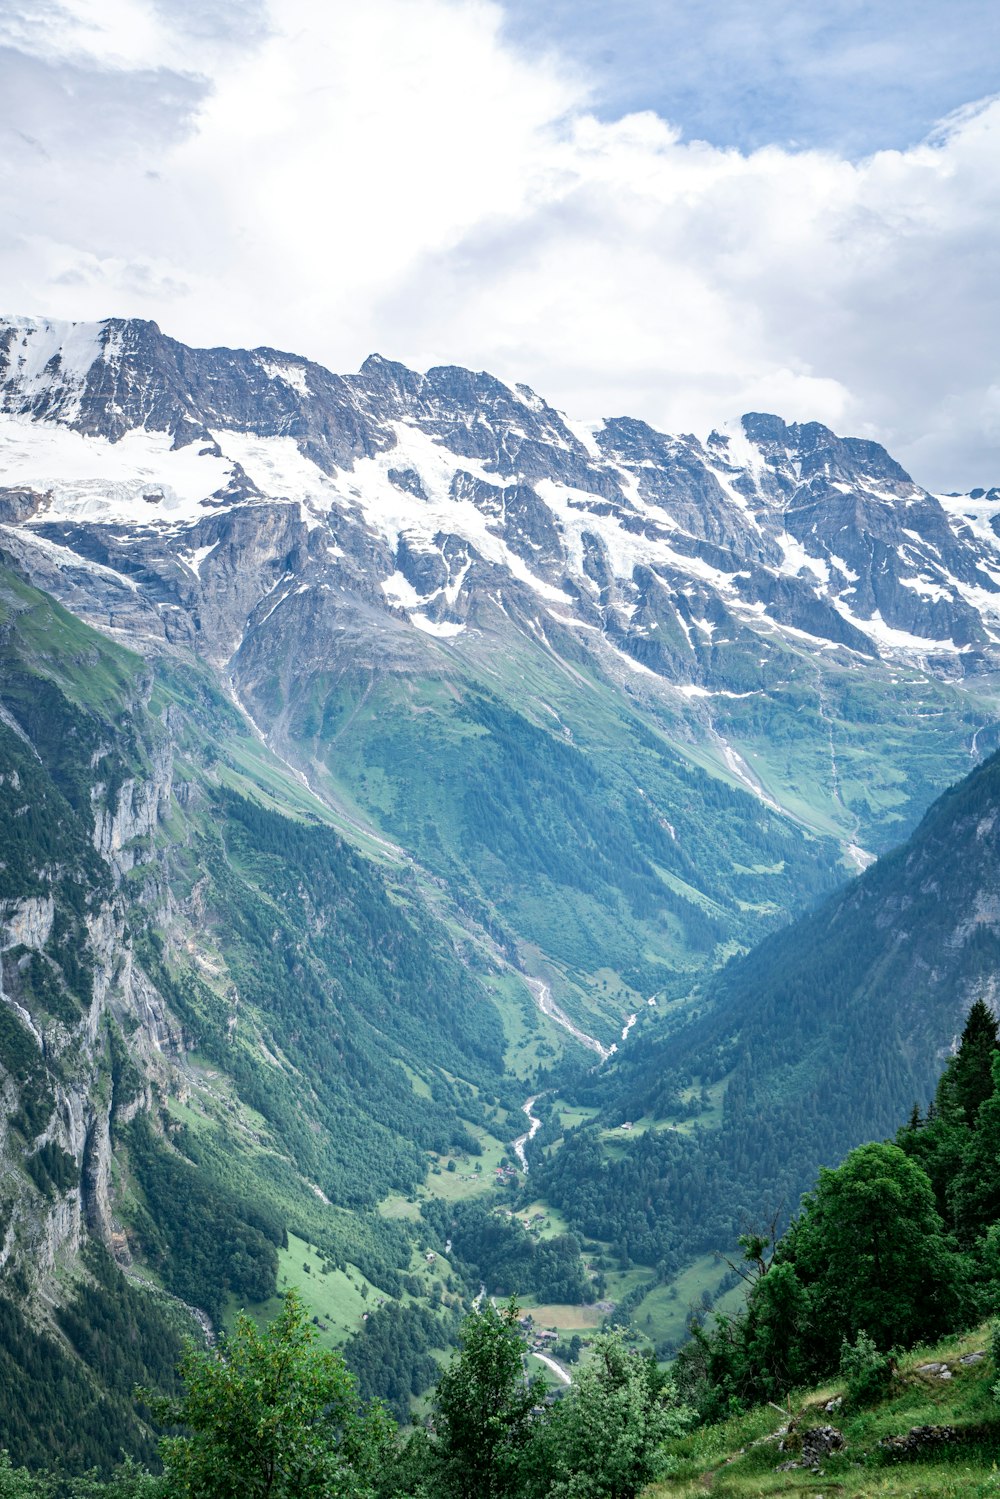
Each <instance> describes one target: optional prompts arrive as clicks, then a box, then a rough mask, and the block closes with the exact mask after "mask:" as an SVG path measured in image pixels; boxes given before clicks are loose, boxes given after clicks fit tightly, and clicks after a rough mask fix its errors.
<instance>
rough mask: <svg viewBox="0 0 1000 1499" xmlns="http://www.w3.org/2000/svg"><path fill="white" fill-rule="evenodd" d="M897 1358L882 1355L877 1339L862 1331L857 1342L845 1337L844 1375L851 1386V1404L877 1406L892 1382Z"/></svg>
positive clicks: (849, 1397)
mask: <svg viewBox="0 0 1000 1499" xmlns="http://www.w3.org/2000/svg"><path fill="white" fill-rule="evenodd" d="M894 1369H895V1359H894V1358H893V1357H892V1354H891V1353H880V1352H879V1350H878V1348H877V1347H876V1346H875V1342H874V1339H872V1338H870V1337H869V1336H868V1334H867V1333H866V1332H865V1331H864V1329H862V1330H861V1332H859V1333H858V1336H857V1338H856V1339H855V1341H854V1342H853V1343H849V1342H848V1341H847V1339H846V1338H845V1339H844V1341H843V1343H842V1344H841V1347H840V1373H841V1375H842V1376H843V1378H844V1380H845V1381H846V1384H847V1399H848V1403H849V1404H850V1405H854V1406H859V1405H873V1404H874V1403H875V1401H876V1400H878V1398H879V1396H880V1395H882V1394H883V1393H884V1392H885V1391H886V1390H887V1389H888V1387H889V1385H890V1383H891V1382H892V1375H893V1370H894Z"/></svg>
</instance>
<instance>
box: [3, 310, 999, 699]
mask: <svg viewBox="0 0 1000 1499" xmlns="http://www.w3.org/2000/svg"><path fill="white" fill-rule="evenodd" d="M0 411H2V418H0V486H2V489H3V497H2V505H3V512H2V513H3V518H4V519H5V520H6V521H7V522H8V523H16V524H18V525H20V526H21V527H23V528H24V534H25V536H31V537H32V538H37V539H39V540H42V541H47V542H49V543H50V544H51V545H53V546H55V547H58V548H59V549H60V553H61V554H62V556H63V560H64V561H65V562H66V563H68V564H69V565H70V566H72V554H73V553H74V552H76V553H79V554H81V555H85V556H87V557H88V558H89V560H90V561H92V562H93V561H95V560H96V561H100V562H101V563H102V564H103V565H104V567H105V568H107V569H109V571H108V572H106V573H103V574H102V581H103V583H104V585H105V587H104V588H103V589H102V598H103V599H104V604H105V605H106V606H107V609H108V610H110V611H111V614H112V616H113V618H112V619H111V621H110V622H111V623H114V619H115V618H117V617H119V616H120V614H121V613H122V612H124V615H125V616H127V618H126V619H124V620H122V621H121V623H122V624H123V625H124V627H126V628H129V629H133V628H135V627H136V624H137V623H139V627H140V628H141V629H142V630H143V632H144V633H152V634H154V635H155V634H164V635H166V636H168V637H170V636H171V634H172V633H175V632H176V629H177V628H178V622H177V620H176V619H172V618H171V616H172V614H174V613H175V612H176V610H177V609H180V610H181V611H183V612H185V613H192V611H193V613H192V618H194V617H195V615H196V616H197V619H198V623H199V624H200V627H201V629H203V630H204V629H205V628H206V626H207V627H208V629H209V636H210V638H211V645H210V647H209V648H210V649H211V650H212V651H213V652H215V653H216V654H217V655H219V656H221V657H225V656H227V655H229V654H231V652H232V651H233V650H234V649H235V648H236V647H237V646H238V644H239V643H240V640H241V639H242V638H243V634H244V624H245V621H244V622H243V623H240V622H239V621H238V620H235V619H233V620H230V621H229V625H228V627H225V626H223V625H222V624H221V622H220V621H218V620H214V621H212V620H209V619H206V618H202V615H203V614H204V611H205V604H202V603H200V602H199V598H202V599H203V598H204V595H205V591H206V586H210V588H211V591H212V592H213V593H217V591H218V585H219V583H220V581H222V579H221V578H220V576H219V575H220V573H221V574H223V575H225V573H226V571H227V569H228V568H230V567H231V566H232V557H233V553H232V546H233V538H234V535H235V534H236V533H237V532H238V531H239V530H240V528H241V526H245V524H246V511H247V509H248V507H252V508H256V509H259V508H260V507H266V508H267V509H268V511H269V513H270V519H269V521H268V527H269V529H270V530H272V531H275V532H276V533H277V534H276V536H275V545H276V546H277V547H278V549H279V550H281V549H284V552H285V554H286V555H285V556H284V557H283V559H272V560H271V562H270V563H269V564H268V566H267V568H266V569H265V573H264V575H263V576H262V577H261V578H260V580H259V583H258V585H257V587H256V588H254V587H253V586H251V587H250V590H249V592H247V591H246V589H245V588H240V589H239V590H238V591H239V592H240V594H241V603H240V605H239V608H238V609H237V613H239V612H240V610H241V609H243V608H246V614H247V618H251V617H252V616H253V611H254V609H255V608H259V607H266V608H267V610H273V609H274V608H276V607H278V606H279V605H280V604H281V603H282V601H283V600H284V599H285V598H286V597H287V596H288V595H289V594H292V593H295V592H297V591H299V590H302V589H313V588H324V587H325V588H328V589H329V588H335V589H338V590H339V589H344V588H347V589H350V590H352V591H354V592H356V593H357V594H359V595H360V596H363V597H364V598H365V599H366V601H367V603H368V605H369V606H375V607H378V608H380V609H382V610H384V611H385V612H386V613H389V614H391V615H392V617H393V618H395V619H398V620H400V621H408V622H409V624H410V625H411V626H413V627H414V628H415V629H417V630H420V631H422V632H423V633H425V634H427V635H431V636H436V637H438V638H439V639H443V640H454V639H455V638H456V637H457V636H458V635H460V634H461V633H462V632H463V631H465V630H469V629H489V628H490V627H491V625H495V624H496V622H497V619H498V617H499V616H502V615H503V614H505V613H507V614H509V613H511V612H513V613H514V614H515V615H516V616H517V618H518V620H519V621H520V623H521V624H524V623H525V622H526V621H527V622H530V626H531V627H532V628H534V629H536V630H541V631H546V632H548V631H551V630H552V628H553V626H554V625H558V626H561V627H563V628H565V629H570V630H574V631H576V632H577V633H578V634H579V636H580V639H581V644H583V645H584V646H588V645H589V646H590V647H591V649H593V648H595V646H596V645H597V641H598V640H600V642H601V644H602V646H603V647H607V648H608V649H609V650H610V651H611V652H614V653H620V655H621V657H622V658H624V660H625V661H626V663H627V664H628V665H630V666H632V667H633V668H634V669H635V670H636V671H639V672H642V671H650V672H653V673H656V674H657V675H659V676H661V677H663V678H665V679H666V680H668V681H670V682H674V683H677V684H679V685H688V686H690V687H694V688H697V687H704V688H705V689H706V690H709V689H710V687H711V685H712V676H713V662H714V660H715V657H716V654H717V650H716V647H717V644H718V643H720V642H722V643H731V642H733V641H734V640H737V639H739V638H740V637H745V636H746V635H747V633H748V632H749V633H750V634H752V635H753V636H755V637H756V638H757V642H756V644H755V646H754V649H758V647H759V649H760V650H761V651H763V652H765V653H767V652H768V651H769V650H770V649H771V646H772V643H773V640H774V637H775V636H776V635H777V636H779V637H781V636H784V637H787V638H792V639H795V640H799V641H801V640H802V639H803V637H807V638H808V639H810V640H812V641H813V642H815V645H816V647H817V648H822V649H831V648H836V647H845V648H848V649H850V650H851V651H854V652H857V653H858V654H860V655H862V656H869V657H874V656H879V655H895V654H901V655H902V656H903V657H904V658H907V659H914V660H920V661H924V662H927V663H928V664H929V665H930V666H931V667H932V668H933V669H936V670H938V671H942V672H946V673H947V674H949V675H952V674H956V673H969V672H975V671H981V670H983V669H986V668H989V667H992V666H993V664H994V662H995V659H996V655H997V649H998V644H1000V524H998V520H997V517H998V516H1000V505H998V495H997V491H995V490H991V491H989V492H981V491H976V492H975V494H974V495H972V496H941V497H935V496H932V495H930V494H928V493H927V492H926V491H924V490H922V489H921V488H920V487H919V486H918V485H917V484H915V483H914V482H913V480H912V479H911V478H910V477H909V475H908V474H906V473H905V472H904V471H903V470H902V469H901V468H900V466H899V465H898V464H897V463H895V462H894V461H893V460H892V459H891V458H890V457H889V455H888V454H887V453H886V452H885V451H884V449H883V448H881V447H879V446H878V444H876V443H873V442H867V441H860V440H858V439H853V438H840V437H837V436H835V435H834V434H833V433H832V432H830V431H829V430H828V429H827V428H826V427H823V426H820V425H819V424H817V423H809V424H807V425H786V424H785V423H784V422H783V421H781V420H780V419H779V418H778V417H775V416H767V415H759V414H751V415H748V416H745V417H744V418H743V419H742V421H741V422H740V423H737V424H735V425H733V426H732V427H729V428H725V429H723V430H721V431H717V432H713V433H712V434H711V436H709V438H708V439H707V441H704V442H701V441H698V440H697V439H696V438H694V437H691V436H679V437H678V436H668V435H665V434H663V433H660V432H657V431H655V430H654V429H653V428H651V427H649V426H648V425H647V424H646V423H644V422H640V421H634V420H631V419H629V418H627V417H620V418H616V419H613V420H609V421H606V422H605V423H604V425H603V426H602V427H601V428H600V429H599V430H598V431H597V432H595V433H591V432H589V431H587V430H586V429H584V428H583V427H581V426H580V425H579V424H576V423H573V422H572V421H570V420H569V419H568V418H566V417H565V416H563V415H562V414H561V413H559V412H557V411H555V410H553V408H552V407H550V406H548V405H547V404H546V403H545V401H544V400H542V399H541V398H540V397H538V396H536V395H535V394H534V393H533V392H532V391H531V390H529V389H528V388H527V387H525V386H519V387H515V388H510V387H508V386H506V385H504V384H503V383H502V382H500V381H499V380H496V379H493V378H492V377H491V376H489V375H486V374H473V373H471V372H469V371H467V370H462V369H455V368H448V367H446V368H439V369H432V370H430V371H428V372H427V373H426V374H423V375H421V374H416V373H414V372H413V371H411V370H408V369H406V368H405V367H403V366H402V365H399V364H394V363H391V362H389V361H388V360H385V359H382V358H380V357H378V356H373V357H372V358H370V359H368V360H367V361H366V362H365V364H364V365H363V366H362V368H361V370H360V371H359V373H358V374H356V375H347V376H338V375H333V374H331V373H330V372H329V371H327V370H325V369H323V368H321V367H320V366H318V365H316V364H312V363H310V362H309V361H307V360H304V359H300V358H296V357H294V356H292V355H288V354H284V353H280V352H278V351H276V350H273V349H257V350H253V351H245V350H226V349H213V350H198V349H189V348H187V347H185V346H184V345H183V344H179V343H177V342H175V341H174V340H172V339H170V338H167V337H165V336H164V335H162V334H161V333H160V331H159V330H158V328H157V327H156V326H155V324H152V323H145V322H136V321H122V320H117V319H112V320H109V321H107V322H105V323H100V324H56V323H50V322H42V321H31V320H11V321H6V322H3V323H0ZM255 524H257V525H259V524H260V518H259V517H258V518H257V521H256V522H255ZM279 535H280V540H279V539H278V536H279ZM60 553H55V552H52V551H47V555H48V557H49V558H51V559H52V560H53V564H54V563H55V561H56V560H57V559H58V558H59V555H60ZM282 561H284V562H287V564H288V565H287V566H283V567H282V569H281V571H280V573H279V575H278V576H274V573H275V568H276V566H277V565H278V563H279V562H282ZM150 572H152V573H155V575H156V577H157V580H158V583H157V589H156V590H154V593H155V594H156V595H157V596H155V597H154V596H153V595H152V594H150V593H149V591H148V590H143V592H144V595H145V596H144V598H143V599H142V605H143V606H147V605H148V606H151V607H142V609H141V613H142V619H141V622H137V621H136V619H135V618H134V616H135V598H134V595H135V589H134V586H133V585H134V584H135V583H136V581H137V579H138V578H139V577H140V575H141V576H142V577H144V578H147V579H148V575H149V574H150ZM243 581H244V582H245V581H246V580H243ZM116 591H117V592H118V593H119V594H120V595H121V597H120V599H119V600H118V601H117V604H116V602H115V599H114V594H115V593H116ZM256 595H259V596H256ZM205 602H206V603H207V600H206V601H205ZM208 612H209V613H210V614H211V612H212V610H211V608H210V607H209V610H208ZM104 622H105V623H108V622H109V621H108V620H107V619H105V621H104ZM591 637H593V638H591ZM722 685H725V684H724V683H723V684H722Z"/></svg>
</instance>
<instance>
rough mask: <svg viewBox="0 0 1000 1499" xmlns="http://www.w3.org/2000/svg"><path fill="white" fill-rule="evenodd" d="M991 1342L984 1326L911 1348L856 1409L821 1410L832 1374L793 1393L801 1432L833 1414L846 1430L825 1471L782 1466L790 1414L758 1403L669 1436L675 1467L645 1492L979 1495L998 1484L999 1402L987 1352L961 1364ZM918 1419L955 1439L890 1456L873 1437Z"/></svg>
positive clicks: (765, 1497)
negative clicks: (952, 1432)
mask: <svg viewBox="0 0 1000 1499" xmlns="http://www.w3.org/2000/svg"><path fill="white" fill-rule="evenodd" d="M987 1347H988V1328H979V1329H977V1330H975V1331H974V1332H971V1333H968V1334H965V1335H963V1336H960V1337H951V1338H946V1339H944V1340H943V1341H942V1342H941V1343H939V1344H937V1345H935V1346H933V1347H929V1348H921V1349H915V1350H914V1351H913V1352H912V1353H909V1354H907V1355H906V1356H905V1357H904V1358H903V1359H902V1360H901V1362H900V1368H899V1374H898V1376H897V1378H896V1380H895V1382H894V1384H893V1387H892V1389H891V1390H890V1391H889V1393H888V1395H887V1396H886V1398H885V1399H884V1400H883V1401H882V1402H881V1403H880V1404H878V1405H876V1406H874V1407H872V1408H870V1409H867V1410H859V1411H853V1412H851V1411H848V1410H846V1409H844V1408H842V1409H841V1410H839V1411H837V1412H833V1413H830V1412H827V1411H826V1410H825V1409H824V1407H825V1405H826V1404H827V1402H828V1401H830V1400H833V1399H835V1398H836V1397H837V1396H839V1395H842V1394H843V1389H842V1387H841V1386H838V1385H837V1384H836V1383H832V1384H830V1385H828V1386H826V1387H824V1388H822V1389H818V1390H811V1391H809V1392H808V1393H806V1394H803V1395H797V1396H792V1397H791V1399H790V1411H791V1414H792V1416H793V1417H794V1418H795V1422H796V1429H797V1430H798V1431H799V1432H802V1431H804V1430H807V1429H809V1428H810V1427H815V1426H824V1425H829V1424H833V1425H834V1426H836V1427H837V1429H838V1430H840V1431H842V1432H843V1435H844V1437H845V1442H846V1445H845V1448H844V1450H843V1452H842V1453H839V1454H836V1455H833V1456H831V1457H830V1458H828V1459H827V1460H825V1461H824V1462H823V1464H822V1472H821V1473H820V1474H816V1473H813V1472H810V1471H802V1470H793V1471H791V1472H785V1473H778V1472H776V1471H775V1469H776V1467H777V1465H778V1464H779V1463H783V1462H787V1461H789V1460H790V1459H792V1458H793V1457H794V1456H795V1453H794V1451H787V1452H785V1453H781V1452H779V1451H778V1440H779V1436H778V1433H779V1432H780V1430H781V1428H782V1427H783V1426H784V1425H785V1424H786V1421H787V1418H786V1421H783V1420H782V1418H781V1416H780V1415H779V1413H778V1412H777V1411H776V1410H775V1409H774V1408H773V1407H770V1406H763V1407H759V1408H758V1409H755V1410H753V1411H750V1412H749V1413H748V1414H746V1415H743V1416H738V1417H735V1418H734V1419H733V1420H731V1421H726V1422H723V1423H722V1424H720V1425H717V1426H710V1427H703V1428H701V1429H699V1430H697V1431H695V1432H693V1433H691V1434H690V1435H689V1436H687V1437H685V1438H684V1439H683V1440H682V1441H679V1442H676V1443H674V1444H673V1445H672V1448H671V1451H672V1453H673V1455H674V1457H675V1460H676V1462H677V1471H676V1473H675V1475H674V1476H673V1477H672V1478H670V1479H668V1480H667V1481H665V1482H663V1483H659V1484H653V1485H652V1486H651V1487H649V1488H648V1489H646V1490H645V1491H644V1495H643V1499H695V1496H698V1499H701V1496H703V1495H705V1494H714V1495H717V1496H718V1499H769V1496H772V1495H774V1496H777V1495H786V1494H787V1495H790V1494H801V1495H810V1496H816V1495H820V1494H822V1495H824V1496H825V1499H834V1496H837V1499H861V1496H869V1495H871V1496H877V1495H884V1496H885V1499H890V1496H891V1499H977V1496H984V1495H994V1494H997V1493H998V1492H1000V1478H998V1474H997V1468H996V1464H997V1461H998V1459H1000V1403H998V1402H997V1400H996V1399H995V1397H994V1396H993V1395H992V1393H991V1389H990V1387H991V1385H992V1384H993V1383H994V1382H995V1381H996V1378H997V1372H998V1371H997V1370H996V1369H995V1368H994V1367H993V1363H992V1360H991V1359H990V1358H989V1356H988V1354H987V1356H986V1357H984V1358H983V1359H982V1360H981V1361H979V1362H977V1363H974V1364H971V1365H963V1364H961V1363H960V1359H961V1358H962V1356H963V1355H967V1354H969V1353H972V1352H979V1351H983V1350H985V1349H986V1348H987ZM928 1363H946V1364H948V1366H949V1367H950V1368H951V1370H952V1371H953V1377H952V1378H951V1379H950V1380H942V1379H940V1378H939V1377H938V1376H937V1375H936V1374H933V1373H930V1372H921V1369H920V1366H921V1365H923V1364H928ZM914 1426H953V1427H955V1429H956V1431H957V1432H958V1435H959V1438H960V1440H958V1441H956V1442H953V1443H949V1444H947V1445H945V1446H937V1447H930V1448H928V1449H926V1452H925V1453H924V1454H923V1455H916V1456H914V1457H910V1458H907V1459H904V1460H899V1459H893V1458H892V1457H891V1456H890V1455H889V1454H887V1453H886V1452H885V1451H884V1449H880V1447H879V1441H880V1439H881V1438H883V1437H889V1436H904V1435H906V1434H907V1433H908V1432H909V1431H910V1429H911V1428H912V1427H914Z"/></svg>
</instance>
